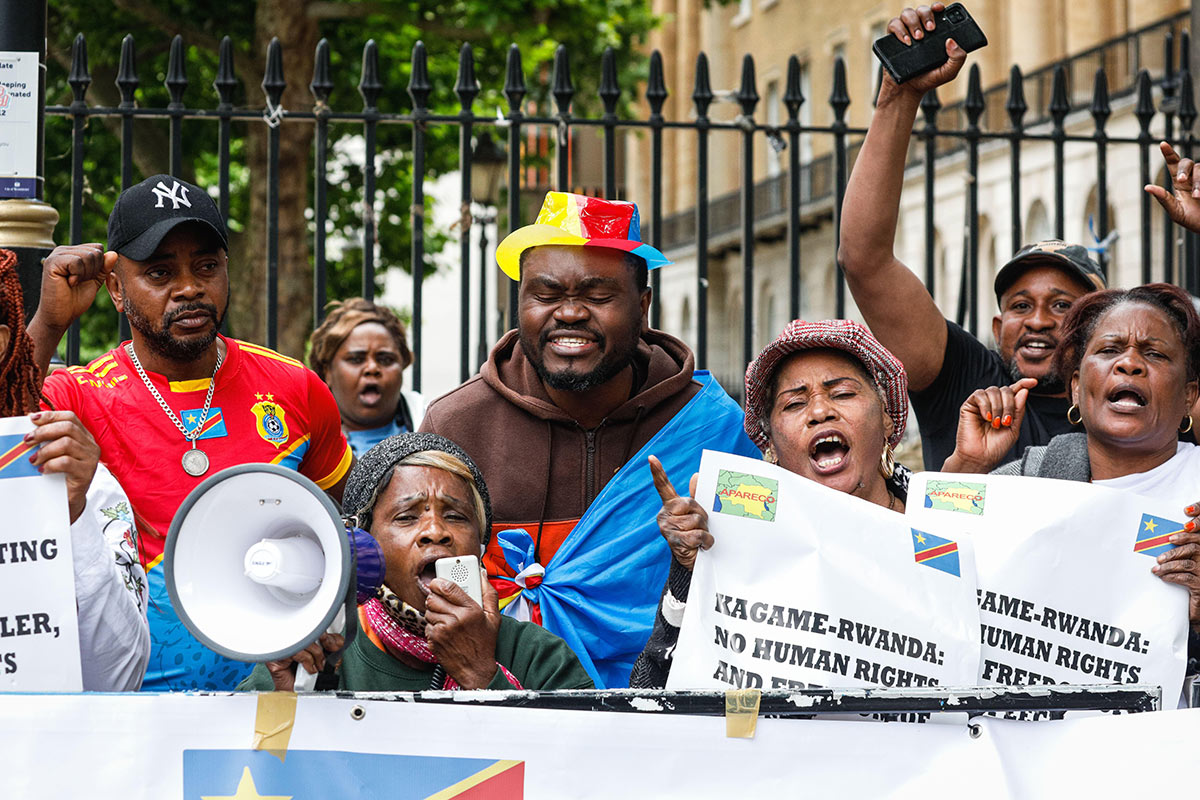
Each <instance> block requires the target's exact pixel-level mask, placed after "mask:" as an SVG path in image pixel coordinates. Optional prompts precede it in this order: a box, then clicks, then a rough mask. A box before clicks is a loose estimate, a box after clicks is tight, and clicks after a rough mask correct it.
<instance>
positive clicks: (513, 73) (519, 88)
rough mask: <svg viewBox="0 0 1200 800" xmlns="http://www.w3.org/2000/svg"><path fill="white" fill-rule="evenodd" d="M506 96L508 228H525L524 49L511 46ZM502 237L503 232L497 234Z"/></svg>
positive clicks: (511, 296) (512, 290) (514, 293)
mask: <svg viewBox="0 0 1200 800" xmlns="http://www.w3.org/2000/svg"><path fill="white" fill-rule="evenodd" d="M504 95H505V97H507V98H508V229H509V231H514V230H516V229H517V228H519V227H521V119H522V117H524V114H523V113H522V112H521V103H522V102H523V101H524V99H525V73H524V71H523V70H522V68H521V50H520V48H519V47H517V46H516V45H515V44H514V45H510V46H509V48H508V61H507V63H506V65H505V77H504ZM497 238H499V233H497ZM518 289H519V285H518V283H517V281H512V280H510V281H509V282H508V327H509V328H510V329H511V328H515V327H517V300H518Z"/></svg>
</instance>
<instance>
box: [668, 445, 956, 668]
mask: <svg viewBox="0 0 1200 800" xmlns="http://www.w3.org/2000/svg"><path fill="white" fill-rule="evenodd" d="M696 492H697V493H696V499H697V500H698V502H699V503H700V504H701V505H703V506H704V507H705V508H707V509H709V514H708V524H709V530H710V531H711V533H712V535H713V538H714V539H715V542H716V543H715V544H714V545H713V547H712V548H711V549H710V550H708V551H703V552H701V553H700V555H699V557H698V558H697V559H696V564H695V571H694V573H693V575H692V583H691V588H690V590H689V593H688V604H687V609H686V611H685V612H684V618H683V624H682V628H681V630H680V635H679V644H678V646H677V647H676V649H675V654H674V659H673V665H672V667H671V675H670V678H669V680H668V687H669V688H672V689H712V688H729V687H730V686H733V687H737V688H761V689H790V688H804V687H808V686H838V687H842V686H847V687H848V686H853V687H868V686H926V685H939V684H940V685H959V686H963V685H972V684H974V682H975V678H976V675H977V674H978V664H979V633H978V627H979V615H978V613H977V612H976V610H975V588H976V583H975V567H974V558H973V555H972V552H971V546H970V543H969V542H959V541H951V540H949V539H943V538H938V537H932V536H919V535H916V534H914V533H913V532H912V531H910V529H909V527H908V524H907V522H906V520H905V518H904V517H903V516H901V515H900V514H896V513H894V512H892V511H888V510H887V509H885V508H881V507H880V506H877V505H875V504H873V503H868V502H866V501H863V500H860V499H858V498H856V497H852V496H850V495H848V494H844V493H842V492H838V491H836V490H834V489H829V488H827V487H825V486H822V485H820V484H818V483H815V482H814V481H810V480H808V479H806V478H802V477H800V476H799V475H796V474H794V473H791V472H788V471H787V470H785V469H782V468H780V467H777V466H775V465H772V464H768V463H765V462H762V461H755V460H752V459H748V458H742V457H740V456H734V455H728V454H725V453H714V452H711V451H707V450H706V451H705V452H704V456H703V458H702V459H701V462H700V480H699V484H698V486H697V490H696Z"/></svg>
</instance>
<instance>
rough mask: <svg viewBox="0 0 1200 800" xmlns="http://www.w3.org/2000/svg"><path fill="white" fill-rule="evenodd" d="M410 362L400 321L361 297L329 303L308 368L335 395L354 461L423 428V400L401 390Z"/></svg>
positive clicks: (386, 310) (315, 337) (313, 346)
mask: <svg viewBox="0 0 1200 800" xmlns="http://www.w3.org/2000/svg"><path fill="white" fill-rule="evenodd" d="M412 360H413V356H412V351H411V350H409V349H408V342H407V341H406V334H405V330H404V323H403V322H401V321H400V318H399V317H397V316H396V315H395V313H393V312H392V310H391V309H390V308H388V307H387V306H381V305H377V304H375V303H372V302H371V301H370V300H364V299H363V298H361V297H352V298H350V299H349V300H344V301H341V302H338V303H332V304H331V305H330V307H329V309H328V314H327V316H326V317H325V320H324V322H322V323H321V325H320V327H318V328H317V329H316V330H315V331H313V334H312V352H311V353H310V354H309V363H310V365H311V366H312V368H313V372H315V373H317V375H318V376H319V377H320V378H321V380H323V381H325V383H326V384H327V385H328V386H329V391H331V392H333V399H334V400H336V401H337V405H338V412H339V413H340V414H341V417H342V430H343V431H344V432H345V434H346V441H348V442H349V443H350V449H351V450H352V451H354V456H355V458H361V457H362V455H363V453H365V452H367V451H368V450H370V449H371V448H372V447H374V446H375V445H377V444H379V443H380V442H382V441H383V440H384V439H386V438H388V437H389V436H395V435H397V434H400V433H407V432H409V431H415V430H416V429H417V427H418V426H419V425H420V424H421V420H422V418H423V417H424V416H425V405H426V403H425V399H424V398H423V397H421V395H419V394H417V393H416V392H410V391H408V390H407V389H405V388H403V380H404V370H405V369H407V368H408V365H409V364H411V363H412Z"/></svg>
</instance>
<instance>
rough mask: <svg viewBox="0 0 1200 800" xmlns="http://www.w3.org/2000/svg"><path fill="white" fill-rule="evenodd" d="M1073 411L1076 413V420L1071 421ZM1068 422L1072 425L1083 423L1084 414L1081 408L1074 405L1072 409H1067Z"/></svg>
mask: <svg viewBox="0 0 1200 800" xmlns="http://www.w3.org/2000/svg"><path fill="white" fill-rule="evenodd" d="M1072 411H1074V412H1075V419H1071V412H1072ZM1067 422H1069V423H1071V424H1072V425H1078V424H1079V423H1081V422H1083V412H1082V411H1080V410H1079V406H1077V405H1075V404H1073V403H1072V404H1071V407H1070V408H1068V409H1067Z"/></svg>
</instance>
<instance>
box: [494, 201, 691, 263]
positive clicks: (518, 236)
mask: <svg viewBox="0 0 1200 800" xmlns="http://www.w3.org/2000/svg"><path fill="white" fill-rule="evenodd" d="M641 228H642V226H641V221H640V217H639V215H638V207H637V204H636V203H630V202H628V201H626V200H603V199H601V198H599V197H585V196H584V195H581V194H570V193H568V192H547V193H546V199H545V200H543V201H542V210H541V211H539V212H538V215H537V220H536V221H534V223H533V224H532V225H526V226H525V227H523V228H517V229H516V230H515V231H513V232H512V233H510V234H509V235H508V236H505V237H504V241H502V242H500V244H499V245H498V246H497V247H496V261H497V262H498V263H499V264H500V269H502V270H503V271H504V274H505V275H507V276H508V277H510V278H512V279H513V280H514V281H515V280H519V279H520V277H521V253H523V252H525V251H526V250H528V249H529V248H531V247H538V246H540V245H544V244H566V245H578V246H581V247H608V248H611V249H613V250H623V251H624V252H626V253H632V254H633V255H635V256H638V257H640V258H642V259H645V261H646V266H647V267H648V268H649V269H656V268H657V267H661V266H664V265H666V264H670V263H671V261H670V259H668V258H667V257H666V256H664V255H663V254H662V253H660V252H659V251H658V250H656V249H655V248H653V247H651V246H650V245H648V244H643V243H642V229H641Z"/></svg>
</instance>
